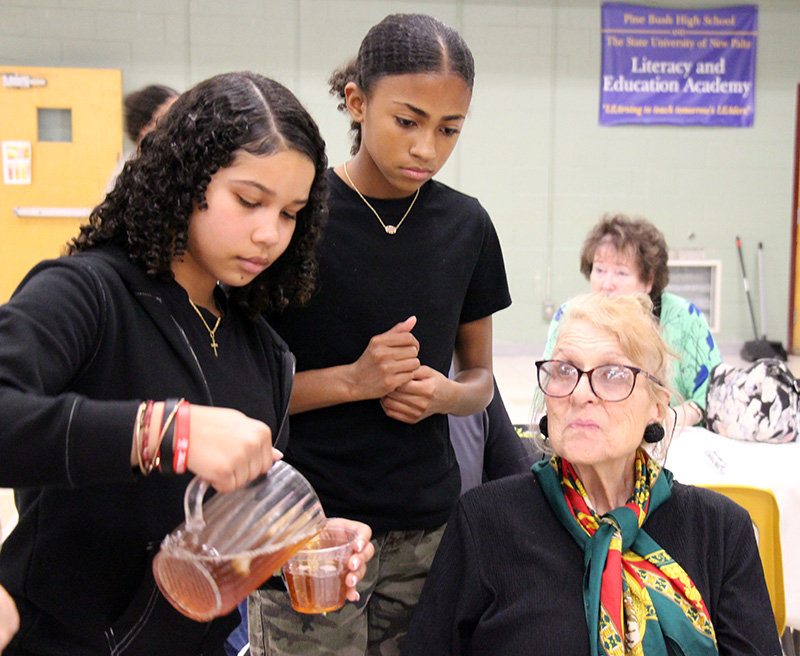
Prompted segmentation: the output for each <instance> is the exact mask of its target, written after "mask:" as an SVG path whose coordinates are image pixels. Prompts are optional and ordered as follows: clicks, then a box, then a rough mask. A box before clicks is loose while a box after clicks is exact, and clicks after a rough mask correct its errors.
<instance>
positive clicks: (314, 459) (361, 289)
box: [271, 170, 511, 531]
mask: <svg viewBox="0 0 800 656" xmlns="http://www.w3.org/2000/svg"><path fill="white" fill-rule="evenodd" d="M328 179H329V181H330V184H331V197H330V201H329V207H330V218H329V221H328V225H327V227H326V230H325V235H324V238H323V241H322V243H321V245H320V255H319V256H320V279H319V284H318V288H317V291H316V293H315V294H314V296H313V298H312V299H311V301H310V302H309V304H308V305H307V306H306V307H304V308H299V309H298V308H290V309H288V310H286V311H284V312H283V313H281V314H279V315H277V316H273V317H271V321H272V324H273V326H274V327H275V328H276V330H277V331H278V333H280V335H281V336H282V337H283V338H284V339H285V340H286V341H287V342H288V344H289V348H290V349H291V350H292V352H293V353H294V354H295V356H296V357H297V370H298V371H305V370H308V369H320V368H326V367H331V366H336V365H342V364H349V363H352V362H355V361H356V360H357V359H358V358H359V356H360V355H361V354H362V353H363V351H364V349H365V348H366V347H367V345H368V343H369V340H370V338H372V337H373V336H374V335H377V334H380V333H383V332H386V331H387V330H389V329H390V328H391V327H392V326H394V325H396V324H397V323H399V322H401V321H404V320H405V319H407V318H408V317H410V316H411V315H415V316H416V317H417V324H416V326H415V328H414V329H413V333H414V335H415V336H416V337H417V339H418V340H419V343H420V353H419V357H420V360H421V362H422V364H424V365H428V366H430V367H432V368H434V369H437V370H438V371H440V372H441V373H442V374H443V375H445V376H446V375H447V372H448V368H449V366H450V361H451V359H452V356H453V346H454V344H455V337H456V331H457V330H458V326H459V324H461V323H467V322H470V321H475V320H477V319H481V318H483V317H486V316H489V315H491V314H493V313H494V312H496V311H498V310H501V309H503V308H505V307H507V306H508V305H509V304H510V303H511V298H510V295H509V292H508V283H507V281H506V274H505V268H504V265H503V256H502V252H501V250H500V243H499V240H498V238H497V234H496V232H495V230H494V226H493V225H492V223H491V220H490V218H489V215H488V214H487V213H486V211H485V210H484V209H483V207H481V205H480V203H478V201H477V200H475V199H474V198H470V197H468V196H465V195H464V194H461V193H459V192H456V191H454V190H452V189H450V188H449V187H447V186H445V185H443V184H440V183H438V182H435V181H432V182H428V183H426V184H425V185H424V186H423V187H422V189H421V190H420V194H419V198H418V199H417V202H416V204H415V206H414V208H413V209H412V211H411V213H410V214H409V215H408V217H407V218H406V220H405V221H404V222H403V224H402V225H401V226H400V228H399V229H398V231H397V233H396V234H394V235H388V234H386V233H385V232H384V229H383V227H382V226H381V224H380V223H379V222H378V220H377V219H376V218H375V215H374V214H373V213H372V212H371V210H370V209H369V208H368V207H367V206H366V205H365V203H364V202H363V201H362V200H361V199H360V198H359V197H358V195H357V194H356V193H355V192H354V191H353V190H352V189H350V188H349V187H348V186H347V185H346V184H345V183H344V182H343V181H342V180H341V179H340V178H339V177H338V176H337V175H336V174H334V173H333V171H332V170H330V171H329V172H328ZM410 202H411V198H402V199H388V200H387V199H372V198H370V203H371V204H372V205H373V206H374V207H375V209H376V210H377V212H378V213H379V214H380V215H381V217H382V218H383V220H384V222H385V223H387V224H388V223H393V224H397V222H398V221H399V219H400V217H402V216H403V214H404V213H405V211H406V210H407V209H408V206H409V203H410ZM286 456H287V460H288V461H289V462H290V463H292V464H293V465H295V466H296V467H297V468H298V469H299V470H300V471H302V472H303V473H304V474H305V475H306V476H307V477H308V478H309V480H310V481H311V483H312V485H313V486H314V488H315V489H316V490H317V493H318V494H319V496H320V499H321V500H322V503H323V505H324V507H325V510H326V512H327V513H328V515H329V516H336V515H341V516H345V517H350V518H354V519H359V520H361V521H364V522H367V523H368V524H370V525H371V526H372V527H373V529H374V530H376V531H382V530H403V529H418V528H430V527H434V526H438V525H440V524H442V523H444V522H445V521H446V520H447V516H448V514H449V512H450V510H451V508H452V506H453V503H454V501H455V499H456V498H457V496H458V493H459V489H460V478H459V472H458V465H457V463H456V459H455V456H454V454H453V449H452V446H451V445H450V440H449V434H448V427H447V417H446V415H435V416H432V417H429V418H427V419H425V420H423V421H421V422H419V423H418V424H415V425H411V424H406V423H403V422H400V421H397V420H395V419H390V418H389V417H387V416H386V415H385V414H384V412H383V409H382V408H381V406H380V403H379V402H378V400H369V401H359V402H355V403H347V404H341V405H338V406H333V407H330V408H323V409H320V410H314V411H311V412H305V413H301V414H297V415H293V416H292V420H291V438H290V440H289V447H288V450H287V453H286Z"/></svg>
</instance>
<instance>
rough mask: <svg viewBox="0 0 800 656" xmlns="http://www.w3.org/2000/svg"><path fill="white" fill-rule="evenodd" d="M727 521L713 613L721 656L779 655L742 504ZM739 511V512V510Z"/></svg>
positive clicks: (755, 549) (761, 577) (749, 528)
mask: <svg viewBox="0 0 800 656" xmlns="http://www.w3.org/2000/svg"><path fill="white" fill-rule="evenodd" d="M735 510H736V511H737V512H736V513H735V515H734V516H733V517H732V519H731V520H730V521H729V522H728V530H727V531H726V536H725V571H724V573H723V576H722V583H721V587H720V589H719V597H718V598H717V601H716V608H715V609H714V611H713V613H712V621H713V623H714V630H715V632H716V635H717V646H718V648H719V654H720V656H739V655H742V656H744V655H745V654H746V655H748V656H754V655H760V656H780V654H781V646H780V641H779V638H778V631H777V628H776V627H775V617H774V616H773V614H772V605H771V603H770V600H769V592H768V591H767V584H766V583H765V581H764V571H763V569H762V567H761V558H760V556H759V554H758V546H757V544H756V539H755V533H754V531H753V525H752V523H751V521H750V517H749V515H748V514H747V513H746V511H744V510H743V509H741V508H738V507H736V508H735ZM739 511H741V512H739Z"/></svg>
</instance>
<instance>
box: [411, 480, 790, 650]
mask: <svg viewBox="0 0 800 656" xmlns="http://www.w3.org/2000/svg"><path fill="white" fill-rule="evenodd" d="M644 529H645V530H646V531H647V533H648V534H649V535H650V536H651V537H652V538H653V539H654V540H655V541H656V542H657V543H658V544H659V545H661V547H663V548H664V549H665V550H666V552H667V553H668V554H669V555H670V556H672V557H673V558H674V559H675V561H676V562H678V563H679V564H680V565H681V566H682V567H683V569H684V570H685V571H686V573H687V574H688V575H689V576H690V577H691V579H692V580H693V581H694V583H695V585H696V586H697V588H698V590H699V591H700V594H701V595H702V597H703V600H704V601H705V603H706V607H707V608H708V611H709V613H710V614H711V621H712V622H713V624H714V629H715V631H716V635H717V641H718V645H719V653H720V656H730V655H732V654H742V655H745V654H747V655H748V656H757V655H762V656H773V655H774V656H780V653H781V647H780V644H779V642H778V636H777V630H776V628H775V620H774V618H773V615H772V607H771V606H770V601H769V596H768V592H767V588H766V583H765V582H764V575H763V571H762V568H761V560H760V559H759V555H758V550H757V547H756V542H755V537H754V533H753V529H752V525H751V523H750V518H749V516H748V515H747V512H746V511H745V510H744V509H742V508H740V507H739V506H737V505H736V504H734V503H733V502H732V501H730V500H729V499H727V498H725V497H723V496H721V495H719V494H717V493H715V492H711V491H710V490H706V489H702V488H696V487H691V486H685V485H681V484H680V483H677V482H676V483H673V486H672V496H671V497H670V499H669V500H668V501H666V502H665V503H664V504H662V505H661V506H660V507H659V508H657V509H656V510H655V512H653V514H652V515H651V516H650V517H648V518H647V521H646V522H645V524H644ZM583 572H584V554H583V551H582V550H581V548H580V547H579V546H578V545H577V543H576V542H575V540H574V539H573V538H572V536H570V535H569V533H568V532H567V530H566V529H565V528H564V526H563V525H562V524H561V522H560V521H559V520H558V518H557V517H556V516H555V514H554V513H553V511H552V510H551V509H550V506H549V504H548V502H547V500H546V499H545V498H544V495H543V493H542V491H541V488H540V486H539V482H538V480H537V479H536V477H535V475H533V474H530V473H527V474H520V475H517V476H513V477H509V478H505V479H502V480H499V481H495V482H493V483H487V484H485V485H482V486H480V487H477V488H475V489H474V490H472V491H470V492H468V493H467V494H466V495H464V496H463V497H461V499H460V501H459V503H458V506H457V507H456V509H455V510H454V512H453V515H452V517H451V520H450V523H449V524H448V526H447V530H446V532H445V535H444V538H443V540H442V543H441V545H440V547H439V550H438V551H437V553H436V558H435V559H434V562H433V566H432V568H431V571H430V574H429V575H428V579H427V581H426V583H425V588H424V589H423V592H422V597H421V599H420V603H419V605H418V606H417V609H416V611H415V615H414V619H413V621H412V623H411V627H410V629H409V633H408V639H407V641H406V643H405V645H404V649H403V654H404V655H405V656H423V655H425V656H429V655H430V654H436V655H437V656H447V655H454V654H470V655H472V656H478V655H486V656H494V655H495V654H509V655H511V654H531V655H536V654H542V655H543V656H544V655H545V654H546V655H548V656H549V655H550V654H564V655H567V654H569V655H572V654H589V635H588V629H587V625H586V618H585V615H584V607H583V588H582V579H583ZM667 648H668V650H669V648H670V646H669V645H667ZM669 653H674V652H673V651H671V650H670V651H669Z"/></svg>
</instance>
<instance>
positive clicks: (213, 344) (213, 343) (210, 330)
mask: <svg viewBox="0 0 800 656" xmlns="http://www.w3.org/2000/svg"><path fill="white" fill-rule="evenodd" d="M189 303H191V304H192V307H193V308H194V311H195V312H197V316H198V317H200V321H202V322H203V325H204V326H205V327H206V330H207V331H208V334H209V335H210V336H211V348H212V349H214V357H215V358H216V357H218V356H217V347H218V346H219V344H217V340H216V338H215V337H214V334H215V333H216V332H217V328H219V322H220V321H222V316H221V315H220V316H218V317H217V323H215V324H214V327H213V328H211V326H209V325H208V322H206V318H205V317H204V316H203V313H202V312H200V309H199V308H198V307H197V306H196V305H195V304H194V301H192V299H191V298H190V299H189Z"/></svg>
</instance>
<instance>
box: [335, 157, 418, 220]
mask: <svg viewBox="0 0 800 656" xmlns="http://www.w3.org/2000/svg"><path fill="white" fill-rule="evenodd" d="M344 175H345V177H346V178H347V181H348V182H349V183H350V186H351V187H352V188H353V189H354V190H355V192H356V193H357V194H358V197H359V198H360V199H361V200H363V201H364V202H365V203H366V204H367V207H369V209H371V210H372V213H373V214H374V215H375V217H376V218H377V219H378V221H380V222H381V225H382V226H383V229H384V230H385V231H386V234H387V235H393V234H394V233H396V232H397V230H398V229H399V228H400V226H401V225H403V221H405V220H406V217H407V216H408V213H409V212H410V211H411V208H412V207H414V203H416V202H417V196H419V190H420V188H419V187H418V188H417V193H416V194H414V198H413V200H412V201H411V205H409V206H408V209H407V210H406V213H405V214H403V218H402V219H400V220H399V221H398V222H397V225H396V226H395V225H386V224H385V223H384V222H383V219H382V218H381V215H380V214H378V212H377V210H376V209H375V208H374V207H372V205H370V204H369V201H368V200H367V199H366V198H364V194H362V193H361V192H360V191H359V190H358V187H356V185H355V184H354V183H353V181H352V180H351V179H350V174H349V173H348V172H347V162H345V163H344Z"/></svg>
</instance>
